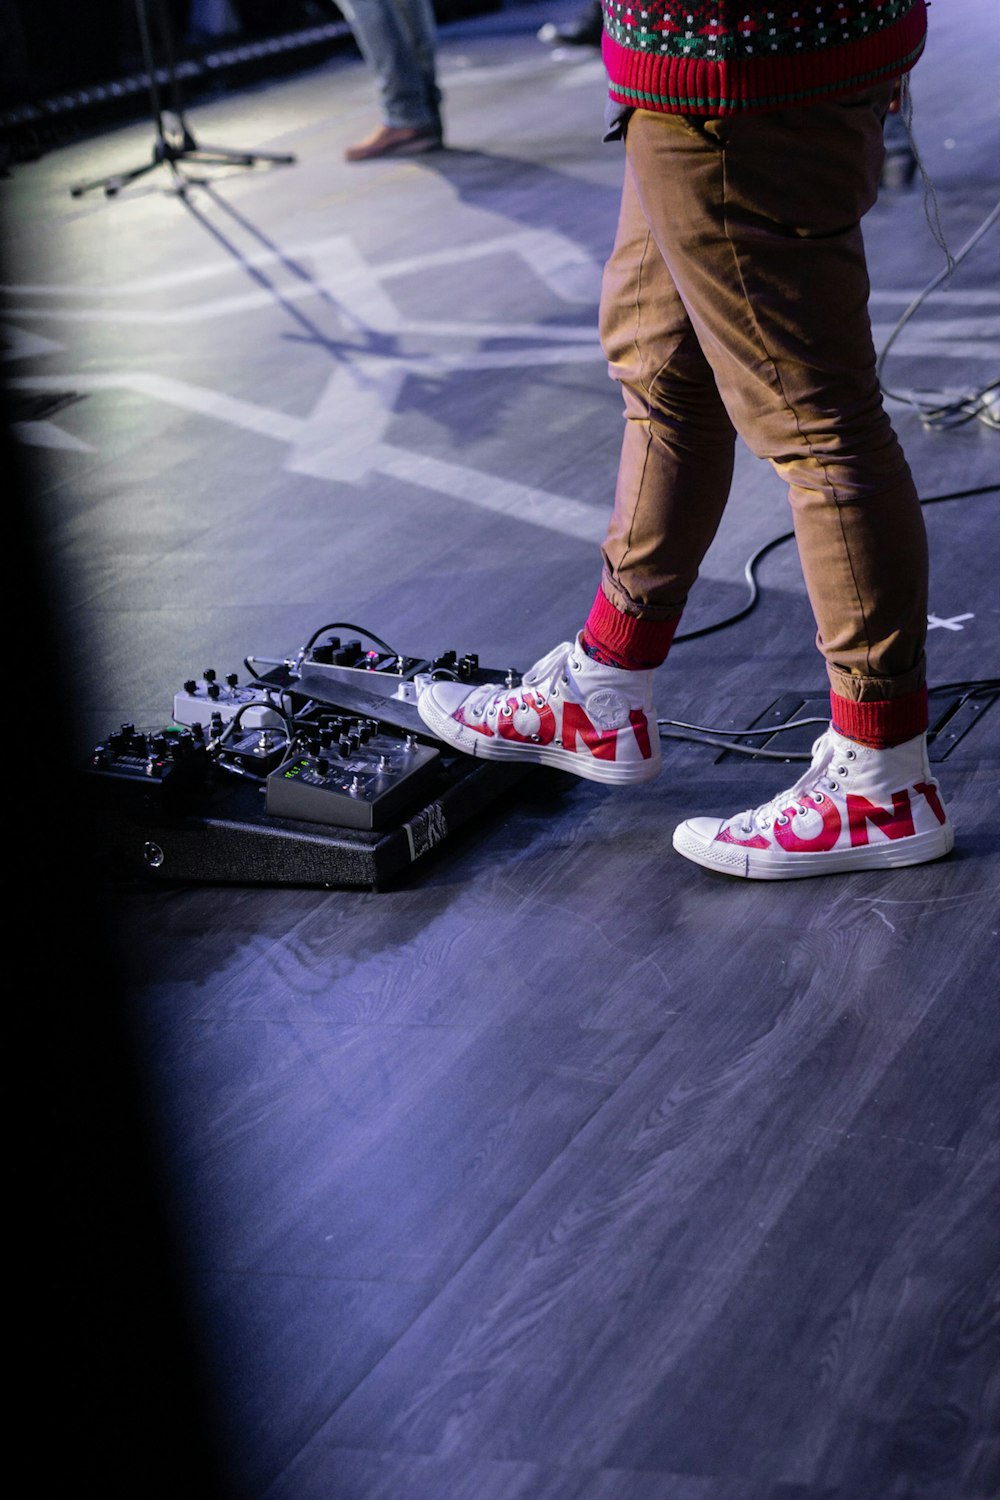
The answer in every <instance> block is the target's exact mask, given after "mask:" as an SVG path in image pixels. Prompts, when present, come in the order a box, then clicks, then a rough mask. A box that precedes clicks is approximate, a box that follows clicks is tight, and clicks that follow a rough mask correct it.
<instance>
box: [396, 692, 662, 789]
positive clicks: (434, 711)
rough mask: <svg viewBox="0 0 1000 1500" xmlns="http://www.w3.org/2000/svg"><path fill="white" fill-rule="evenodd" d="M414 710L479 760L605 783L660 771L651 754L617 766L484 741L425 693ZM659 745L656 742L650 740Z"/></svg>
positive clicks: (558, 750)
mask: <svg viewBox="0 0 1000 1500" xmlns="http://www.w3.org/2000/svg"><path fill="white" fill-rule="evenodd" d="M417 712H418V713H419V714H420V717H421V718H422V719H423V721H424V723H425V724H426V725H427V727H428V729H429V730H430V731H431V733H432V734H433V735H434V736H435V738H436V739H439V740H441V741H442V742H443V743H444V744H446V745H450V746H451V747H452V749H454V750H461V751H462V753H463V754H465V755H474V756H476V758H477V759H479V760H503V761H521V763H522V764H523V763H525V762H527V763H528V764H530V765H533V766H555V767H557V768H558V769H559V770H560V771H569V772H570V774H571V775H573V776H580V777H582V778H583V779H584V780H585V781H600V782H603V783H604V785H605V786H636V785H639V784H640V783H642V782H644V781H653V780H654V779H655V778H656V777H657V776H659V774H660V769H661V765H662V760H661V757H660V756H658V755H654V756H653V757H652V758H651V759H650V760H648V761H641V762H633V763H632V764H629V765H620V764H617V763H616V762H615V761H606V760H598V759H597V758H596V757H595V756H592V755H590V754H589V752H586V753H587V759H586V760H584V759H583V754H582V753H581V752H580V751H577V750H564V749H563V748H562V747H561V746H559V745H512V744H509V743H508V742H507V741H506V740H498V739H491V740H488V739H486V737H485V736H484V735H481V734H477V733H476V731H475V730H474V729H465V730H463V728H462V726H461V725H459V724H456V723H455V721H454V719H453V718H452V717H451V715H450V714H446V713H445V712H444V710H443V709H440V708H438V706H437V704H436V703H434V702H433V701H432V700H431V699H430V697H429V695H428V694H427V693H423V694H421V696H420V697H419V698H418V700H417ZM654 743H655V744H656V745H657V748H659V741H654Z"/></svg>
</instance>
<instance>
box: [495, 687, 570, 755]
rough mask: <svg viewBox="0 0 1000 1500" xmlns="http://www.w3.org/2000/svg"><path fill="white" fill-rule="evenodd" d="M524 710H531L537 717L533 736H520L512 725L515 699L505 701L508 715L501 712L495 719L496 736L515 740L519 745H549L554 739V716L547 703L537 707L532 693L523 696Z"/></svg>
mask: <svg viewBox="0 0 1000 1500" xmlns="http://www.w3.org/2000/svg"><path fill="white" fill-rule="evenodd" d="M523 699H524V706H525V708H533V709H534V710H535V713H536V714H537V715H538V730H537V733H535V734H522V733H521V731H520V730H519V729H518V728H517V726H516V725H515V723H514V715H515V713H516V712H517V708H518V702H517V699H516V698H508V699H507V707H508V708H509V709H510V714H509V715H508V714H505V713H504V712H503V710H501V712H500V717H499V718H498V719H497V734H499V736H500V738H501V739H504V740H516V741H517V743H518V744H519V745H536V744H538V745H550V744H551V743H552V741H553V740H554V739H555V737H556V716H555V714H554V713H553V712H552V710H551V708H550V707H549V705H548V704H547V703H545V704H543V705H542V706H541V707H539V704H538V700H537V699H536V698H535V696H534V695H533V694H532V693H525V694H524V695H523Z"/></svg>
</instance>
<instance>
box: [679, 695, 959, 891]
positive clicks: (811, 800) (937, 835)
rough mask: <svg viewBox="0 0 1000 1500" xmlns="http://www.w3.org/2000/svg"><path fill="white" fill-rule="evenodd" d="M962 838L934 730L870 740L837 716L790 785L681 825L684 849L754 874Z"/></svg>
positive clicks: (826, 868) (869, 866) (877, 859)
mask: <svg viewBox="0 0 1000 1500" xmlns="http://www.w3.org/2000/svg"><path fill="white" fill-rule="evenodd" d="M954 841H955V835H954V831H953V829H952V826H951V824H950V822H949V821H948V814H947V813H946V812H945V810H944V806H943V805H942V802H941V797H940V795H939V792H938V784H937V782H936V781H935V780H934V778H933V777H932V775H931V773H930V766H929V765H928V761H927V738H926V735H923V734H920V735H917V736H916V738H915V739H912V740H907V741H906V743H905V744H902V745H894V746H893V747H892V748H891V749H890V750H872V749H869V748H868V747H867V746H866V745H859V744H857V743H856V742H855V741H854V740H849V739H847V738H846V737H845V736H844V735H842V734H838V732H837V731H836V730H835V729H834V728H833V726H832V725H831V726H830V728H829V729H828V730H827V731H826V733H825V734H822V735H821V736H820V738H819V739H818V740H817V741H816V743H815V744H814V745H813V759H812V765H811V766H810V767H809V769H808V771H806V773H805V775H804V776H801V777H800V778H799V780H798V781H797V782H796V783H795V785H794V786H793V787H790V788H789V789H788V791H786V792H779V793H778V795H777V796H776V797H772V799H771V801H770V802H765V803H764V804H763V805H762V806H761V807H757V808H754V809H753V810H752V811H750V812H743V813H737V814H736V816H735V817H732V818H724V819H719V818H691V819H689V820H688V821H687V822H686V823H681V825H680V827H679V828H677V829H676V830H675V832H674V848H675V849H676V850H677V852H678V854H683V855H684V856H685V857H686V858H687V859H693V860H694V861H695V863H696V864H699V865H704V866H705V868H706V869H707V870H720V871H721V872H722V873H723V874H724V875H740V876H743V877H744V878H746V879H748V880H792V879H795V878H796V877H797V876H800V875H830V874H836V873H838V872H839V871H843V870H878V869H885V868H887V867H889V866H892V865H919V864H923V863H924V862H925V861H926V860H930V859H939V858H940V857H941V855H943V854H947V853H948V852H949V850H950V849H951V847H952V845H953V843H954Z"/></svg>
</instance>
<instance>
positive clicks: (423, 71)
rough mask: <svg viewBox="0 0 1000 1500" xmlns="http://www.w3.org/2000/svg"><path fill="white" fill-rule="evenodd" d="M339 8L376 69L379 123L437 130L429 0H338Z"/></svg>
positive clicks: (438, 101) (438, 94) (437, 94)
mask: <svg viewBox="0 0 1000 1500" xmlns="http://www.w3.org/2000/svg"><path fill="white" fill-rule="evenodd" d="M340 9H341V10H342V11H343V13H344V15H345V16H346V17H347V20H348V23H349V24H350V27H351V30H352V31H353V33H354V39H355V41H356V42H357V44H358V46H359V47H360V49H361V55H362V56H363V57H364V59H365V62H366V63H367V64H368V66H369V67H370V68H371V70H372V72H373V73H374V74H375V81H376V84H377V86H378V93H379V103H380V106H381V111H382V121H383V124H385V125H392V126H397V127H400V126H401V127H423V126H432V127H434V128H436V129H438V130H440V128H441V112H440V104H441V91H440V89H439V88H438V86H437V78H436V75H435V70H434V40H435V29H434V10H433V7H432V5H431V0H343V3H342V4H340Z"/></svg>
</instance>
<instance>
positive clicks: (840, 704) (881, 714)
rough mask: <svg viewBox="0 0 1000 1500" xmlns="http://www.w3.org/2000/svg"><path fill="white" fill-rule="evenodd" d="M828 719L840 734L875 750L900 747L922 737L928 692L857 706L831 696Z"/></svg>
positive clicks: (924, 688) (925, 724)
mask: <svg viewBox="0 0 1000 1500" xmlns="http://www.w3.org/2000/svg"><path fill="white" fill-rule="evenodd" d="M830 717H831V720H832V722H833V727H834V729H836V730H837V731H838V733H839V734H843V735H846V736H847V738H848V739H849V740H857V741H858V742H859V744H862V745H870V746H872V748H873V749H875V750H887V749H889V747H890V746H891V745H902V744H903V743H904V741H906V740H912V739H913V738H914V737H915V736H916V735H918V734H923V733H924V731H925V730H926V728H927V724H928V712H927V689H926V687H922V688H920V689H919V690H918V691H917V692H915V693H904V694H903V696H902V697H900V698H883V699H879V700H876V701H874V702H869V703H859V702H856V701H855V700H854V699H853V698H841V697H840V695H839V694H838V693H834V692H831V694H830Z"/></svg>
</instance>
